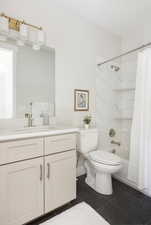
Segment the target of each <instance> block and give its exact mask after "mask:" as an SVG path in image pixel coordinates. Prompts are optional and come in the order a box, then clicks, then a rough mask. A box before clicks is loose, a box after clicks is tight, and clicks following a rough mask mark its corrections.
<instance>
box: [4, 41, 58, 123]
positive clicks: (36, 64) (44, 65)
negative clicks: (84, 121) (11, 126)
mask: <svg viewBox="0 0 151 225" xmlns="http://www.w3.org/2000/svg"><path fill="white" fill-rule="evenodd" d="M31 102H32V107H33V108H32V110H33V113H34V115H35V117H39V116H40V114H41V113H43V112H48V113H49V115H50V116H54V113H55V112H54V111H55V110H54V109H55V50H54V49H52V48H48V47H41V49H40V50H38V51H36V50H33V49H32V46H31V45H30V44H28V45H25V46H17V45H16V44H15V43H14V42H13V41H11V40H9V41H7V42H5V43H4V42H0V119H13V118H24V116H25V113H27V112H28V111H29V109H30V104H31Z"/></svg>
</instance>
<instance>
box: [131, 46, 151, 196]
mask: <svg viewBox="0 0 151 225" xmlns="http://www.w3.org/2000/svg"><path fill="white" fill-rule="evenodd" d="M128 178H129V179H130V180H131V181H133V182H135V183H136V184H137V187H138V188H139V189H140V190H143V191H145V192H146V193H147V194H149V195H151V49H146V50H144V51H143V52H140V53H139V54H138V65H137V76H136V91H135V103H134V113H133V122H132V130H131V146H130V161H129V170H128Z"/></svg>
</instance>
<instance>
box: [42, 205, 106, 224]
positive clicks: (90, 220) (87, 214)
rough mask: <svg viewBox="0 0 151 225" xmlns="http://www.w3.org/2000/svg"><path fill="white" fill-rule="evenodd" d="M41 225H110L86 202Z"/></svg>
mask: <svg viewBox="0 0 151 225" xmlns="http://www.w3.org/2000/svg"><path fill="white" fill-rule="evenodd" d="M41 225H109V223H108V222H106V220H105V219H104V218H103V217H102V216H100V215H99V214H98V213H97V212H96V211H95V210H94V209H92V208H91V207H90V206H89V205H88V204H86V203H85V202H82V203H79V204H77V205H76V206H73V207H72V208H70V209H68V210H66V211H65V212H63V213H61V214H59V215H57V216H55V217H53V218H52V219H50V220H48V221H46V222H45V223H42V224H41Z"/></svg>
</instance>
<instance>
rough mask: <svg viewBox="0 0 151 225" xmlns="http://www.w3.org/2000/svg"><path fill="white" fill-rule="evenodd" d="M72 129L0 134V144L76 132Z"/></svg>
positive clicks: (29, 130) (48, 129)
mask: <svg viewBox="0 0 151 225" xmlns="http://www.w3.org/2000/svg"><path fill="white" fill-rule="evenodd" d="M78 131H79V128H74V127H52V128H51V127H50V128H39V129H38V127H37V128H35V129H34V128H33V130H32V128H29V129H28V128H26V129H20V130H19V129H18V130H14V131H4V132H0V142H4V141H11V140H18V139H26V138H35V137H45V136H51V135H59V134H67V133H74V132H78Z"/></svg>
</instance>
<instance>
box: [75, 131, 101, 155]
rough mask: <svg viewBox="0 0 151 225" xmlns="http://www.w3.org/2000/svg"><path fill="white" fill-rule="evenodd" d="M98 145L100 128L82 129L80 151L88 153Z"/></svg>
mask: <svg viewBox="0 0 151 225" xmlns="http://www.w3.org/2000/svg"><path fill="white" fill-rule="evenodd" d="M97 145H98V130H97V129H96V128H93V129H81V130H80V131H79V143H78V151H79V152H81V153H83V154H86V153H88V152H90V151H93V150H96V148H97Z"/></svg>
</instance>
